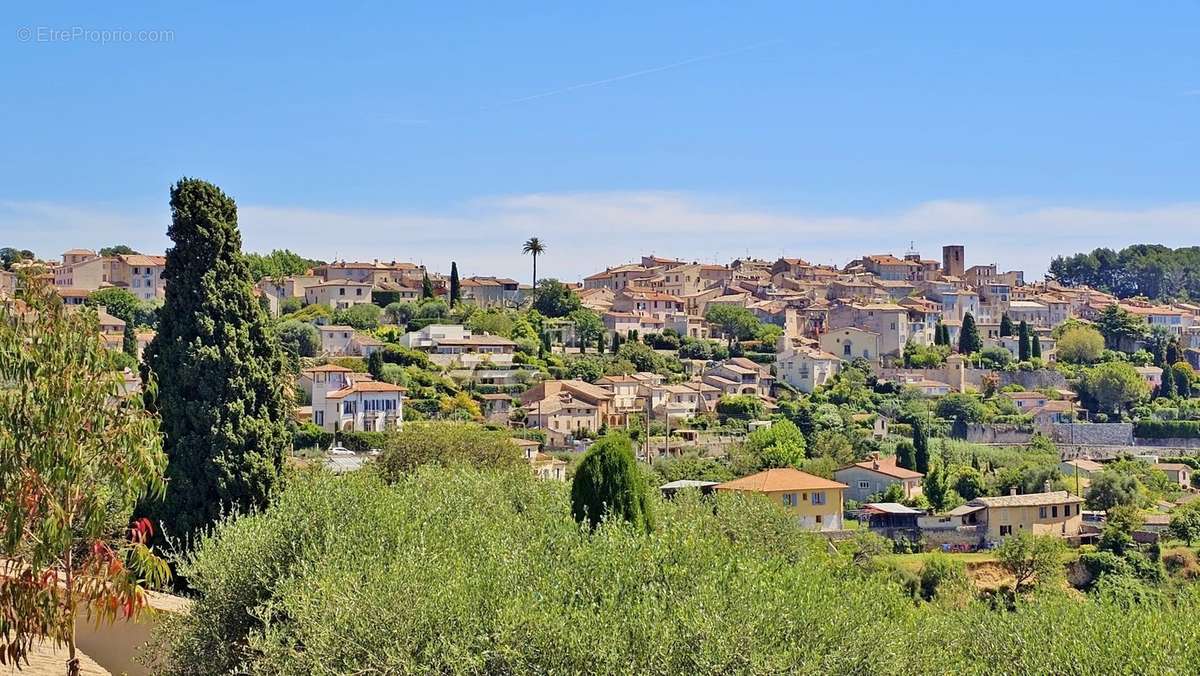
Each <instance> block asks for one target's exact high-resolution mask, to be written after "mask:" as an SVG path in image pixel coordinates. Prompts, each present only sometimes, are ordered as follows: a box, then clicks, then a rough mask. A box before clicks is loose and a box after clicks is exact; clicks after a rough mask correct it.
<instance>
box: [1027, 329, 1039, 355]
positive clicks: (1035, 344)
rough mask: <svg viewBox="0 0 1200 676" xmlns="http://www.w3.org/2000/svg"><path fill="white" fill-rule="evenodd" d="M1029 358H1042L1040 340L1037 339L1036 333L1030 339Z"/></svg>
mask: <svg viewBox="0 0 1200 676" xmlns="http://www.w3.org/2000/svg"><path fill="white" fill-rule="evenodd" d="M1029 356H1030V358H1032V359H1041V358H1042V339H1041V338H1038V335H1037V334H1036V333H1035V334H1033V337H1032V338H1030V342H1029Z"/></svg>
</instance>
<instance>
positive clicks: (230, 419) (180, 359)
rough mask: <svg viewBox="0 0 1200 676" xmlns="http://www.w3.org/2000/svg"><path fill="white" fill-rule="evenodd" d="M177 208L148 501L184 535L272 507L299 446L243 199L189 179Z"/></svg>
mask: <svg viewBox="0 0 1200 676" xmlns="http://www.w3.org/2000/svg"><path fill="white" fill-rule="evenodd" d="M171 215H172V221H171V226H170V228H169V229H168V231H167V234H168V236H170V238H171V239H172V240H173V241H174V243H175V245H174V246H173V247H172V248H171V249H170V250H168V251H167V264H166V270H165V271H164V272H163V276H164V278H165V279H166V281H167V293H166V302H165V304H164V305H163V309H162V313H161V318H160V321H159V328H158V334H157V335H156V336H155V338H154V340H153V341H151V342H150V344H149V345H148V346H147V347H146V351H145V362H146V366H147V368H148V369H149V371H151V372H152V373H154V374H158V376H159V384H158V391H157V396H156V397H155V398H154V400H153V404H154V406H155V407H156V409H157V410H158V412H159V413H160V414H161V416H162V431H163V435H164V441H165V448H166V451H167V458H168V461H169V462H168V465H167V493H166V498H165V500H163V501H156V502H153V503H149V504H147V505H146V508H147V510H148V511H149V513H150V514H151V515H153V517H154V518H155V519H157V520H159V521H161V522H162V523H163V524H164V526H165V528H166V530H167V532H168V534H169V535H170V536H171V537H185V536H188V535H190V534H192V533H193V532H194V531H195V530H196V529H198V528H201V527H203V526H206V525H208V524H209V523H212V522H213V521H215V520H216V519H217V518H219V516H220V515H221V514H222V513H228V511H229V510H230V509H233V508H236V509H248V508H251V507H258V506H262V505H264V504H265V503H266V499H267V495H268V494H269V493H270V490H271V487H272V486H273V485H274V484H275V481H276V478H277V476H278V474H279V470H280V468H281V467H282V464H283V458H284V456H285V455H286V453H287V451H288V450H289V448H290V445H291V441H290V435H289V434H288V430H287V424H286V421H287V419H288V418H289V417H290V414H291V401H290V398H289V396H288V392H289V390H290V388H288V387H287V383H286V382H285V375H284V359H283V356H282V352H281V350H280V349H279V348H278V347H277V343H276V341H275V340H274V336H273V335H272V332H271V331H270V329H269V328H268V325H267V318H266V316H265V315H264V314H263V311H262V309H261V308H260V307H259V305H258V302H257V301H256V300H255V298H254V295H253V293H252V292H251V288H252V285H253V283H252V280H251V278H250V271H249V269H248V268H247V267H246V262H245V259H244V258H243V257H242V255H241V237H240V235H239V234H238V229H237V207H236V205H235V204H234V202H233V200H232V199H230V198H229V197H227V196H225V194H224V193H222V192H221V191H220V190H219V189H218V188H217V187H216V186H214V185H212V184H210V183H206V182H204V181H200V180H196V179H183V180H181V181H179V182H178V183H177V184H175V186H174V187H172V189H171Z"/></svg>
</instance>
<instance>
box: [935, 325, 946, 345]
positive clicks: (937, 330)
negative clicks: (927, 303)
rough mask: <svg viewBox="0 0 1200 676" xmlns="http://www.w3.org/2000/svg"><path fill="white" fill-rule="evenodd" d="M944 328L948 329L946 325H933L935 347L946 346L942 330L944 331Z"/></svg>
mask: <svg viewBox="0 0 1200 676" xmlns="http://www.w3.org/2000/svg"><path fill="white" fill-rule="evenodd" d="M944 328H946V326H945V325H944V324H942V323H941V322H938V323H937V324H934V325H933V344H934V345H945V343H943V342H942V329H944Z"/></svg>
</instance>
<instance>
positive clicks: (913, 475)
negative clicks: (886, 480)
mask: <svg viewBox="0 0 1200 676" xmlns="http://www.w3.org/2000/svg"><path fill="white" fill-rule="evenodd" d="M851 467H858V468H860V469H865V470H867V471H870V472H876V473H878V474H883V475H884V476H890V477H894V478H896V479H920V478H921V477H923V476H925V475H924V474H921V473H920V472H914V471H913V470H911V469H906V468H904V467H900V466H898V465H896V458H894V457H893V458H880V459H879V466H878V467H876V466H875V462H874V461H872V460H864V461H863V462H856V463H854V464H852V465H846V466H845V467H843V468H841V469H839V470H838V471H839V472H840V471H842V470H843V469H850V468H851Z"/></svg>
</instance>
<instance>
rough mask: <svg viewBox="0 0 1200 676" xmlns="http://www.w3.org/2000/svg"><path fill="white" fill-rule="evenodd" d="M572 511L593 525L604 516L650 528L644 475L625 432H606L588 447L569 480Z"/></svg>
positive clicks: (651, 522)
mask: <svg viewBox="0 0 1200 676" xmlns="http://www.w3.org/2000/svg"><path fill="white" fill-rule="evenodd" d="M571 515H572V516H574V517H575V520H576V521H578V522H580V523H586V524H588V526H590V527H591V528H595V527H596V526H597V525H599V523H600V522H601V521H602V520H603V519H604V518H605V517H606V516H607V517H608V518H610V519H622V520H624V521H628V522H629V523H631V524H633V525H634V526H637V527H639V528H643V529H646V530H649V529H650V528H651V527H652V526H653V520H652V517H651V514H650V497H649V494H648V491H647V488H646V482H645V479H644V478H643V477H642V473H641V470H639V469H638V466H637V461H636V460H634V457H633V443H632V442H631V441H630V440H629V437H627V436H625V435H624V434H615V433H614V434H608V435H606V436H604V437H602V438H601V439H599V440H598V441H597V442H596V443H594V444H592V447H591V448H589V449H588V452H587V453H585V454H584V456H583V459H582V460H580V461H579V467H578V468H577V469H576V470H575V478H574V480H573V481H572V483H571Z"/></svg>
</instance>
